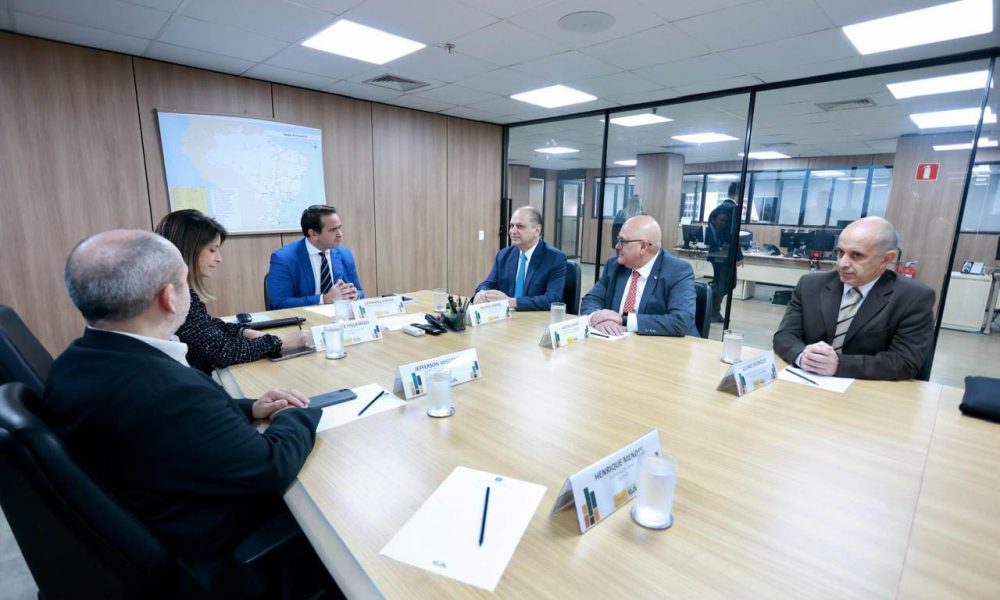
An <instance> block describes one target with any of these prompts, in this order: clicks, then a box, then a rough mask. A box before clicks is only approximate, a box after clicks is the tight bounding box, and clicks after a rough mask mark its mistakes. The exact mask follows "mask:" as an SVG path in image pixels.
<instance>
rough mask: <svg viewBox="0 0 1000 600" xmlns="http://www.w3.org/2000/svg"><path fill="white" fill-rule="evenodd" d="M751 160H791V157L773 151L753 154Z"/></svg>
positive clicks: (741, 154)
mask: <svg viewBox="0 0 1000 600" xmlns="http://www.w3.org/2000/svg"><path fill="white" fill-rule="evenodd" d="M739 155H740V156H743V153H742V152H740V154H739ZM750 158H752V159H754V160H774V159H776V158H791V156H788V155H787V154H782V153H781V152H775V151H773V150H761V151H760V152H751V153H750Z"/></svg>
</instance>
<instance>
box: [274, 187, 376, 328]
mask: <svg viewBox="0 0 1000 600" xmlns="http://www.w3.org/2000/svg"><path fill="white" fill-rule="evenodd" d="M301 225H302V235H303V237H302V239H301V240H298V241H297V242H292V243H290V244H285V245H284V246H282V247H281V248H278V249H277V250H275V251H274V252H272V253H271V268H270V270H269V271H268V275H267V287H268V291H269V292H270V294H271V303H272V304H273V305H274V308H295V307H297V306H310V305H313V304H331V303H333V301H334V300H357V299H358V298H364V297H365V292H364V290H362V289H361V281H360V280H359V278H358V268H357V266H356V265H355V264H354V255H353V254H351V251H350V250H349V249H347V248H346V247H344V246H341V241H342V240H343V237H344V234H343V232H342V231H341V223H340V215H338V214H337V209H335V208H333V207H332V206H327V205H325V204H317V205H314V206H310V207H309V208H307V209H305V210H304V211H302V219H301ZM268 308H270V307H268Z"/></svg>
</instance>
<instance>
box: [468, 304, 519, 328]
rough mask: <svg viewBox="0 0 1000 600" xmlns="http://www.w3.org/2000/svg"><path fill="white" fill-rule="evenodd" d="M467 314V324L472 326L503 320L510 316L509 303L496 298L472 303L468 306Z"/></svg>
mask: <svg viewBox="0 0 1000 600" xmlns="http://www.w3.org/2000/svg"><path fill="white" fill-rule="evenodd" d="M467 314H468V322H469V325H472V326H473V327H477V326H479V325H482V324H484V323H493V322H494V321H503V320H506V319H509V318H510V303H509V302H507V301H506V300H497V301H495V302H483V303H482V304H473V305H471V306H469V311H468V313H467Z"/></svg>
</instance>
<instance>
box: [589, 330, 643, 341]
mask: <svg viewBox="0 0 1000 600" xmlns="http://www.w3.org/2000/svg"><path fill="white" fill-rule="evenodd" d="M633 333H634V332H632V331H626V332H625V333H623V334H621V335H609V334H607V333H604V332H603V331H598V330H597V329H594V328H593V327H591V329H590V337H593V338H597V339H599V340H607V341H609V342H616V341H618V340H620V339H622V338H627V337H628V336H630V335H632V334H633Z"/></svg>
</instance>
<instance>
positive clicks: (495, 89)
mask: <svg viewBox="0 0 1000 600" xmlns="http://www.w3.org/2000/svg"><path fill="white" fill-rule="evenodd" d="M458 83H459V84H461V85H463V86H465V87H470V88H472V89H474V90H480V91H483V92H490V93H492V94H498V95H500V96H510V95H512V94H518V93H520V92H526V91H528V90H534V89H538V88H541V87H546V86H549V85H552V82H550V81H547V80H545V79H539V78H537V77H532V76H531V75H528V74H526V73H521V72H520V71H514V70H512V69H497V70H495V71H490V72H489V73H483V74H482V75H476V76H475V77H469V78H468V79H463V80H462V81H459V82H458Z"/></svg>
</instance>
